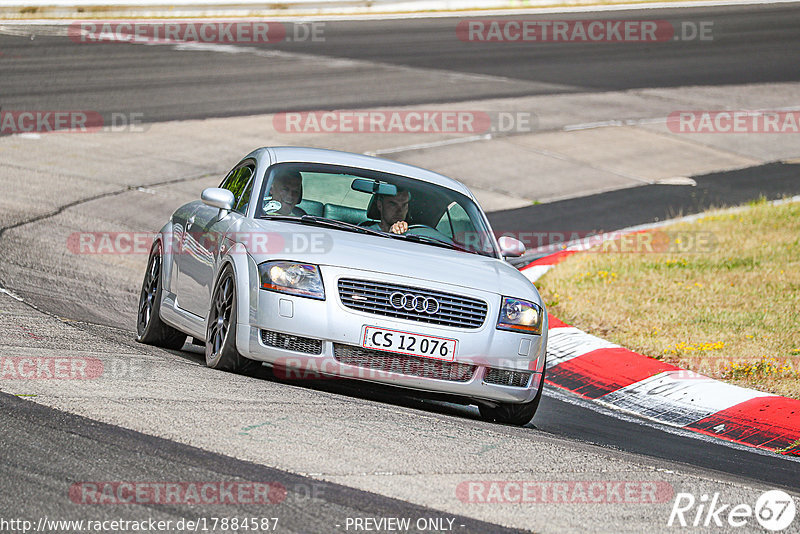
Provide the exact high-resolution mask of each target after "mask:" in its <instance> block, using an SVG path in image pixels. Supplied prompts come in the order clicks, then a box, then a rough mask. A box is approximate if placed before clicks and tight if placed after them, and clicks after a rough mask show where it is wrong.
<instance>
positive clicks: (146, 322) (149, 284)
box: [136, 241, 186, 349]
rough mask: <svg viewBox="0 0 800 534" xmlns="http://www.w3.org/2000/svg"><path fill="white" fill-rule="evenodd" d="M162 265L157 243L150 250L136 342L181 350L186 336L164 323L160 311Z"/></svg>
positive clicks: (161, 256) (137, 321)
mask: <svg viewBox="0 0 800 534" xmlns="http://www.w3.org/2000/svg"><path fill="white" fill-rule="evenodd" d="M162 263H163V255H162V253H161V242H160V241H156V242H155V243H154V244H153V248H152V249H151V250H150V259H149V260H148V261H147V271H145V273H144V280H143V281H142V292H141V294H140V295H139V311H138V314H137V317H136V341H138V342H139V343H146V344H148V345H155V346H157V347H164V348H165V349H180V348H181V347H183V344H184V342H185V341H186V334H184V333H183V332H181V331H180V330H177V329H175V328H172V327H171V326H169V325H168V324H166V323H164V321H162V320H161V313H160V311H159V306H160V304H161V266H162Z"/></svg>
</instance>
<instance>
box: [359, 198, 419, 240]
mask: <svg viewBox="0 0 800 534" xmlns="http://www.w3.org/2000/svg"><path fill="white" fill-rule="evenodd" d="M410 200H411V193H409V191H408V190H407V189H399V190H398V191H397V194H396V195H394V196H389V195H378V196H377V197H376V198H375V205H376V206H377V209H378V213H380V215H381V220H380V221H379V222H376V223H375V224H372V225H370V226H367V228H371V229H373V230H381V231H383V232H391V233H393V234H404V233H406V232H407V231H408V223H407V222H406V221H405V218H406V216H407V215H408V203H409V201H410Z"/></svg>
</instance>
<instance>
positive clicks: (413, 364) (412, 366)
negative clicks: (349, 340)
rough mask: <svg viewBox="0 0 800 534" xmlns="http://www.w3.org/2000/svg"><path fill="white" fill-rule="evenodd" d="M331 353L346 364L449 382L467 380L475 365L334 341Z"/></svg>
mask: <svg viewBox="0 0 800 534" xmlns="http://www.w3.org/2000/svg"><path fill="white" fill-rule="evenodd" d="M333 356H334V358H336V360H337V361H339V362H341V363H344V364H347V365H355V366H356V367H365V368H367V369H376V370H379V371H384V372H387V373H398V374H402V375H409V376H418V377H422V378H435V379H436V380H447V381H450V382H468V381H469V380H470V379H471V378H472V375H473V374H475V366H474V365H469V364H466V363H454V362H443V361H439V360H432V359H430V358H418V357H416V356H406V355H403V354H393V353H390V352H382V351H379V350H369V349H364V348H361V347H356V346H353V345H342V344H340V343H334V344H333Z"/></svg>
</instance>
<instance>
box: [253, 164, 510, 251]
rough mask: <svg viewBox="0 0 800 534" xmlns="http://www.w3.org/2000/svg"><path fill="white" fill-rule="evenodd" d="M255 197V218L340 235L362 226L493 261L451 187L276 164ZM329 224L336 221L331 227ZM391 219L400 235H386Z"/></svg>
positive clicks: (485, 232)
mask: <svg viewBox="0 0 800 534" xmlns="http://www.w3.org/2000/svg"><path fill="white" fill-rule="evenodd" d="M260 198H261V202H260V203H259V205H258V209H257V212H256V217H277V216H281V218H287V220H291V219H292V218H297V220H298V222H303V223H307V224H318V223H319V224H326V225H329V226H334V225H335V226H334V227H337V228H341V229H342V230H345V231H359V228H362V229H367V230H371V232H369V233H375V234H377V235H383V236H386V237H388V238H397V239H406V240H409V241H411V240H413V241H415V242H419V243H424V244H426V245H430V246H439V247H446V248H452V249H455V250H462V251H466V252H470V253H474V254H480V255H483V256H491V257H498V256H497V249H496V247H495V241H494V239H493V237H492V236H491V233H490V232H489V229H488V227H487V225H486V223H485V221H484V217H483V214H482V212H481V210H480V208H479V207H478V206H477V205H476V204H475V202H473V201H472V200H471V199H470V198H469V197H467V196H465V195H463V194H461V193H459V192H457V191H453V190H452V189H448V188H446V187H442V186H439V185H436V184H432V183H429V182H424V181H420V180H415V179H412V178H408V177H405V176H399V175H395V174H387V173H382V172H378V171H371V170H366V169H353V168H349V167H339V166H333V165H323V164H308V163H281V164H277V165H273V166H272V167H270V168H269V169H268V171H267V176H266V179H265V180H264V187H263V190H262V193H261V197H260ZM332 221H336V223H334V225H331V224H330V222H332ZM397 221H405V222H406V223H407V224H408V230H407V231H406V232H405V233H404V234H399V235H398V234H394V233H391V232H390V231H389V229H390V227H391V225H392V224H393V223H395V222H397ZM338 223H344V224H338ZM353 226H355V227H356V228H353Z"/></svg>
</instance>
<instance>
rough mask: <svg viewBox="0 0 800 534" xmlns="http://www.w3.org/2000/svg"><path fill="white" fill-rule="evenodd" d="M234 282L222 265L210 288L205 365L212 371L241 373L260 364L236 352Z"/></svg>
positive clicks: (229, 270)
mask: <svg viewBox="0 0 800 534" xmlns="http://www.w3.org/2000/svg"><path fill="white" fill-rule="evenodd" d="M236 302H237V301H236V279H235V278H234V276H233V269H232V268H231V266H230V265H226V266H225V267H224V268H223V269H222V274H221V275H220V277H219V280H218V281H217V285H216V287H215V288H214V293H213V294H212V297H211V309H210V310H209V312H208V327H207V330H206V365H207V366H208V367H210V368H212V369H219V370H221V371H230V372H232V373H244V372H247V371H251V370H253V369H255V368H257V367H259V366H260V365H261V364H260V362H255V361H253V360H249V359H247V358H245V357H244V356H242V355H241V354H239V351H238V350H237V349H236V317H237V314H236Z"/></svg>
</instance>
